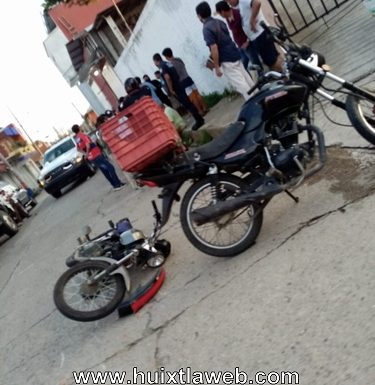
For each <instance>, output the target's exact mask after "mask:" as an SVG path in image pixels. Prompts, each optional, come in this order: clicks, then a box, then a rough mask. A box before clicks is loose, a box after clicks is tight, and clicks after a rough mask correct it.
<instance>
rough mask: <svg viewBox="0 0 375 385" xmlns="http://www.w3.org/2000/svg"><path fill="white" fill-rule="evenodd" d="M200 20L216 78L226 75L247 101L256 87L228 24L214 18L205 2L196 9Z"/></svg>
mask: <svg viewBox="0 0 375 385" xmlns="http://www.w3.org/2000/svg"><path fill="white" fill-rule="evenodd" d="M196 13H197V16H198V18H199V20H200V21H201V22H202V23H203V38H204V41H205V42H206V45H207V46H208V47H209V49H210V53H211V58H212V60H213V63H214V71H215V74H216V76H218V77H221V76H223V75H225V77H226V78H227V79H228V81H229V83H230V84H231V85H232V87H233V88H234V89H235V90H236V91H237V92H239V93H240V94H241V95H242V96H243V97H244V99H245V100H247V99H249V97H250V95H248V92H249V90H250V89H251V88H252V87H253V86H254V82H253V80H252V79H251V76H250V75H249V73H248V72H247V71H246V69H245V67H244V65H243V64H242V61H241V53H240V51H239V49H238V48H237V46H236V44H235V43H234V41H233V40H232V38H231V36H230V33H229V30H228V28H227V26H226V24H225V23H224V22H223V21H221V20H219V19H215V18H213V17H212V11H211V7H210V5H209V4H208V3H207V2H206V1H203V2H201V3H200V4H198V5H197V7H196Z"/></svg>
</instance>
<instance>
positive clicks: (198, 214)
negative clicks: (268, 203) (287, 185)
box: [191, 185, 284, 226]
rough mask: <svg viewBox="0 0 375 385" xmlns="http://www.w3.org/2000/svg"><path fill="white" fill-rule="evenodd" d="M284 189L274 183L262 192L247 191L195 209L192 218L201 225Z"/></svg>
mask: <svg viewBox="0 0 375 385" xmlns="http://www.w3.org/2000/svg"><path fill="white" fill-rule="evenodd" d="M283 190H284V189H283V187H282V186H281V185H272V186H271V187H266V188H265V189H264V190H263V191H260V192H255V193H254V192H253V193H245V194H242V195H240V196H238V197H236V198H234V199H230V200H228V201H223V202H218V203H216V204H215V205H212V206H206V207H203V208H201V209H197V210H194V211H193V212H192V213H191V219H192V220H193V222H194V223H195V224H196V225H198V226H201V225H204V224H206V223H208V222H212V221H214V220H216V219H218V218H220V217H222V216H223V215H226V214H229V213H231V212H233V211H236V210H239V209H242V208H243V207H246V206H249V205H250V204H251V203H255V202H258V201H261V200H265V199H269V198H272V197H273V196H274V195H276V194H279V193H280V192H282V191H283Z"/></svg>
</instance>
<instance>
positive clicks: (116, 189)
mask: <svg viewBox="0 0 375 385" xmlns="http://www.w3.org/2000/svg"><path fill="white" fill-rule="evenodd" d="M125 186H126V184H125V183H121V184H120V186H117V187H114V188H113V191H119V190H122V189H123V188H124V187H125Z"/></svg>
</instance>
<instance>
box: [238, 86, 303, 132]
mask: <svg viewBox="0 0 375 385" xmlns="http://www.w3.org/2000/svg"><path fill="white" fill-rule="evenodd" d="M306 96H307V87H306V86H305V85H302V84H298V83H293V82H289V83H285V82H274V83H270V84H267V85H266V86H264V87H263V88H262V89H261V90H260V91H259V93H257V94H256V95H255V96H253V97H252V98H250V99H249V100H248V101H247V102H246V103H245V104H244V105H243V107H242V109H241V112H240V115H239V118H238V120H241V121H244V122H246V127H247V130H253V129H255V128H257V127H258V126H259V124H260V123H261V122H262V121H263V122H267V121H272V120H276V119H280V118H283V117H285V116H288V115H290V114H294V113H297V112H298V111H299V110H300V108H301V105H302V104H303V102H304V101H305V99H306Z"/></svg>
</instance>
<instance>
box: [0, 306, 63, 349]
mask: <svg viewBox="0 0 375 385" xmlns="http://www.w3.org/2000/svg"><path fill="white" fill-rule="evenodd" d="M56 310H57V309H53V310H52V311H50V312H49V313H48V314H46V315H45V316H44V317H43V318H41V319H39V320H38V321H37V322H35V323H34V324H32V325H31V326H30V327H29V328H27V329H26V330H25V331H23V332H22V333H21V334H19V335H18V336H17V337H15V338H13V339H12V340H10V341H9V342H8V343H7V344H6V345H4V346H0V348H1V349H2V348H6V347H8V346H9V345H11V344H12V343H14V342H15V341H16V340H18V339H19V338H23V336H24V335H25V334H27V333H28V332H29V331H30V330H32V329H33V328H34V327H35V326H38V325H39V324H40V323H41V322H43V321H45V320H46V319H47V318H48V317H50V316H51V315H52V314H53V313H54V312H55V311H56Z"/></svg>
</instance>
